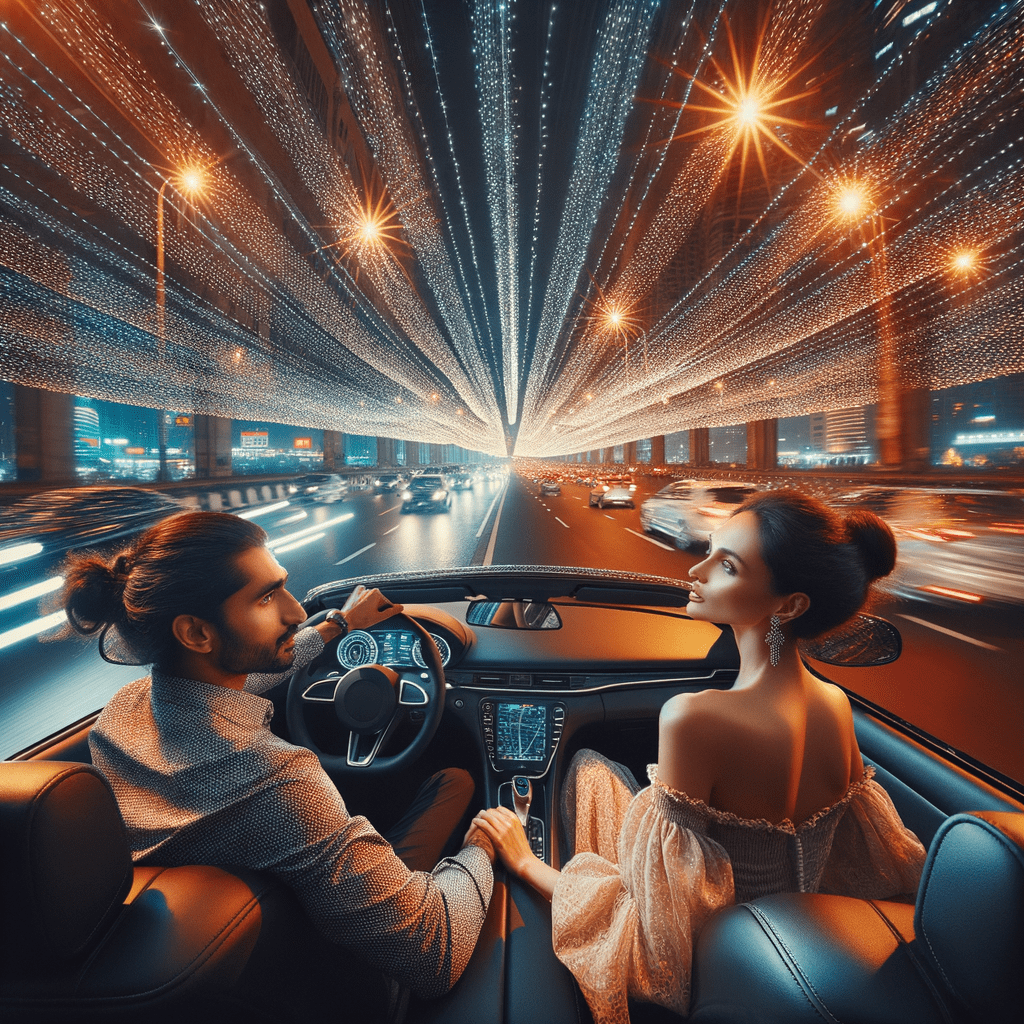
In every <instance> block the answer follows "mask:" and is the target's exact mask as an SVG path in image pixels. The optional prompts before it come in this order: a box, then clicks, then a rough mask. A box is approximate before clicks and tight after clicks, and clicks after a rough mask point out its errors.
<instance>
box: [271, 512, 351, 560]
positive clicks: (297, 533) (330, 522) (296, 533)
mask: <svg viewBox="0 0 1024 1024" xmlns="http://www.w3.org/2000/svg"><path fill="white" fill-rule="evenodd" d="M355 515H356V514H355V512H346V513H345V514H344V515H341V516H335V517H334V518H333V519H327V520H325V521H324V522H322V523H314V524H313V525H312V526H305V527H303V528H302V529H301V530H293V531H292V532H291V533H287V534H285V535H284V536H283V537H278V539H277V540H272V541H271V542H270V543H269V544H268V545H267V550H268V551H278V550H280V548H281V546H282V545H283V544H290V543H291V542H292V541H295V540H298V539H299V538H300V537H308V536H309V535H310V534H311V533H316V532H317V531H318V530H324V529H326V528H327V527H328V526H337V524H338V523H344V522H345V521H346V520H348V519H354V518H355Z"/></svg>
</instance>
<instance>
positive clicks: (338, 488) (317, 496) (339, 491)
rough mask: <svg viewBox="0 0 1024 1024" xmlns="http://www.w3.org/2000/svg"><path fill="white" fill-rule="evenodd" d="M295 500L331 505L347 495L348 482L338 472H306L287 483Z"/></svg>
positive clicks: (342, 499)
mask: <svg viewBox="0 0 1024 1024" xmlns="http://www.w3.org/2000/svg"><path fill="white" fill-rule="evenodd" d="M288 489H289V491H290V492H291V493H292V494H293V495H294V496H295V498H296V499H297V500H301V499H306V500H307V501H319V502H323V503H324V504H327V505H332V504H334V503H335V502H338V501H344V500H345V498H346V496H347V495H348V483H347V481H346V480H345V478H344V477H343V476H341V474H339V473H307V474H306V475H305V476H300V477H298V478H296V479H295V480H293V481H292V482H291V483H290V484H289V485H288Z"/></svg>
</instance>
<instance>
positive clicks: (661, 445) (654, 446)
mask: <svg viewBox="0 0 1024 1024" xmlns="http://www.w3.org/2000/svg"><path fill="white" fill-rule="evenodd" d="M651 465H652V466H664V465H665V435H664V434H659V435H658V436H657V437H652V438H651Z"/></svg>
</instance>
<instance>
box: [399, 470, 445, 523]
mask: <svg viewBox="0 0 1024 1024" xmlns="http://www.w3.org/2000/svg"><path fill="white" fill-rule="evenodd" d="M451 507H452V492H451V488H450V487H449V485H448V480H447V478H445V477H444V476H442V475H441V474H440V473H421V474H420V475H419V476H414V477H413V478H412V479H411V480H410V481H409V483H408V484H406V487H405V490H404V491H402V508H401V511H402V513H403V514H404V513H407V512H447V511H449V510H450V509H451Z"/></svg>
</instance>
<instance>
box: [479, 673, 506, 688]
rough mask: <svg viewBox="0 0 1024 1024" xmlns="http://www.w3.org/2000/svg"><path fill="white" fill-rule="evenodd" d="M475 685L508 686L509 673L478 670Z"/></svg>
mask: <svg viewBox="0 0 1024 1024" xmlns="http://www.w3.org/2000/svg"><path fill="white" fill-rule="evenodd" d="M473 685H474V686H497V687H507V686H508V674H507V673H505V672H478V673H477V674H476V675H474V676H473Z"/></svg>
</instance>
